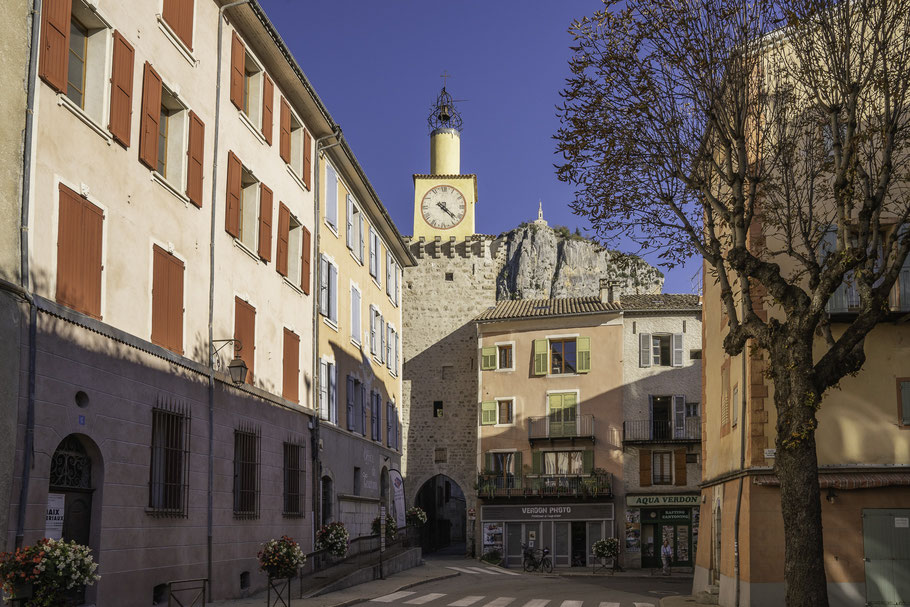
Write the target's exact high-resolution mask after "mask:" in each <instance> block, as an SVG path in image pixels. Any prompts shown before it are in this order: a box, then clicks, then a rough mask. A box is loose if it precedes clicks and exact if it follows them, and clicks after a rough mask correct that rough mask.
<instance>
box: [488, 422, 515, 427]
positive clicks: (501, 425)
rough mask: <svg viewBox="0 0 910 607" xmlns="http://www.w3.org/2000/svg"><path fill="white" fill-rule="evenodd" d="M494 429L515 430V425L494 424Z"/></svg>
mask: <svg viewBox="0 0 910 607" xmlns="http://www.w3.org/2000/svg"><path fill="white" fill-rule="evenodd" d="M492 426H493V427H494V428H514V427H515V424H514V423H512V424H492Z"/></svg>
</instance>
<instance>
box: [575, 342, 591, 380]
mask: <svg viewBox="0 0 910 607" xmlns="http://www.w3.org/2000/svg"><path fill="white" fill-rule="evenodd" d="M575 355H576V357H577V365H578V369H577V371H578V373H587V372H588V371H590V370H591V338H590V337H579V338H578V339H576V340H575Z"/></svg>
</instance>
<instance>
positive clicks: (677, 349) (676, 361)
mask: <svg viewBox="0 0 910 607" xmlns="http://www.w3.org/2000/svg"><path fill="white" fill-rule="evenodd" d="M672 341H673V343H672V348H673V354H672V356H673V360H672V363H671V364H672V365H673V366H674V367H681V366H682V364H683V336H682V333H674V334H673V336H672Z"/></svg>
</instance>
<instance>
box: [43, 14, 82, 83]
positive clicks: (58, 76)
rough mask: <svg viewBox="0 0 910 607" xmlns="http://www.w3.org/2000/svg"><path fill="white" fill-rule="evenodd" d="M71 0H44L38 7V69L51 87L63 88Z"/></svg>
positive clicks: (66, 64) (67, 56)
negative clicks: (39, 11) (39, 28)
mask: <svg viewBox="0 0 910 607" xmlns="http://www.w3.org/2000/svg"><path fill="white" fill-rule="evenodd" d="M72 12H73V2H72V0H45V1H44V6H43V7H42V9H41V49H40V50H41V59H40V61H39V63H38V73H39V75H40V76H41V79H42V80H44V81H45V82H47V83H48V84H49V85H50V86H51V88H53V89H54V90H56V91H59V92H61V93H65V92H66V71H67V66H68V65H69V54H70V18H71V15H72Z"/></svg>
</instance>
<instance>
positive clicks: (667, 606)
mask: <svg viewBox="0 0 910 607" xmlns="http://www.w3.org/2000/svg"><path fill="white" fill-rule="evenodd" d="M697 604H698V603H696V602H695V597H694V596H667V597H664V598H662V599H660V607H692V605H697Z"/></svg>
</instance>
